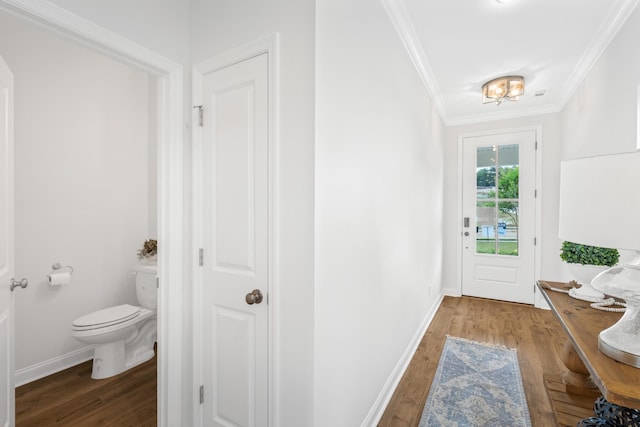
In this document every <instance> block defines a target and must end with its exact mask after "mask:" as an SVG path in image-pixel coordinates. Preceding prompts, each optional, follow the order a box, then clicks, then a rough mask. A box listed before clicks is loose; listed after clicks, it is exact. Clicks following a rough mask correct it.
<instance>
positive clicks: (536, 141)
mask: <svg viewBox="0 0 640 427" xmlns="http://www.w3.org/2000/svg"><path fill="white" fill-rule="evenodd" d="M535 149H536V150H537V149H538V141H536V148H535Z"/></svg>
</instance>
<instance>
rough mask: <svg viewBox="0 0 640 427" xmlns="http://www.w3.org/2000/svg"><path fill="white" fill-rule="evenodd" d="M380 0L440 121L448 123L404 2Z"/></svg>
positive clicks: (431, 73)
mask: <svg viewBox="0 0 640 427" xmlns="http://www.w3.org/2000/svg"><path fill="white" fill-rule="evenodd" d="M381 2H382V6H383V7H384V9H385V11H386V12H387V15H389V19H391V22H392V23H393V26H394V27H395V29H396V31H397V32H398V35H399V36H400V40H402V43H403V44H404V47H405V49H406V50H407V53H408V54H409V58H410V59H411V61H412V62H413V65H414V66H415V67H416V71H417V72H418V75H419V76H420V79H421V80H422V83H423V84H424V86H425V88H426V89H427V92H428V93H429V96H430V97H431V101H432V102H433V106H434V107H435V109H436V111H438V114H439V115H440V118H441V119H442V121H443V122H444V123H445V124H448V121H449V119H448V117H447V110H446V108H445V104H444V98H443V97H442V92H441V91H440V88H439V87H438V83H437V82H436V78H435V76H434V75H433V71H432V70H431V65H429V61H428V60H427V56H426V55H425V53H424V49H423V48H422V44H421V43H420V39H419V38H418V35H417V34H416V30H415V28H414V26H413V22H412V21H411V18H410V17H409V12H407V8H406V6H405V5H404V2H403V1H402V0H381Z"/></svg>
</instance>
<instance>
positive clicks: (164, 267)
mask: <svg viewBox="0 0 640 427" xmlns="http://www.w3.org/2000/svg"><path fill="white" fill-rule="evenodd" d="M0 7H2V8H3V9H5V10H7V11H9V12H12V13H14V14H16V15H18V16H21V17H23V18H25V19H28V20H31V21H35V22H37V23H39V24H41V25H43V26H44V27H46V28H49V29H51V30H54V31H57V32H60V33H62V34H65V35H67V36H70V37H71V38H73V39H74V40H76V41H79V42H81V43H84V44H86V45H89V46H91V47H92V48H94V49H97V50H99V51H102V52H103V53H107V54H109V55H112V56H115V57H119V58H123V59H125V60H127V62H129V63H131V64H133V65H135V66H137V67H139V68H141V69H144V70H146V71H148V72H151V73H153V74H155V75H157V76H158V81H159V88H158V90H159V93H158V103H159V106H160V114H159V120H158V121H159V123H158V139H159V141H158V239H159V240H161V241H162V249H161V251H160V252H159V260H158V275H159V277H160V287H159V289H158V342H159V343H160V345H159V346H158V425H159V426H178V425H185V422H184V421H185V419H189V416H190V414H185V413H184V412H183V406H182V402H183V400H184V399H183V395H185V393H190V392H191V389H190V387H189V386H188V384H185V378H183V370H182V365H183V359H184V358H183V354H182V353H183V351H184V346H183V345H182V341H183V337H182V335H183V288H182V286H181V285H182V283H183V281H184V277H183V275H184V274H183V272H184V267H183V263H184V260H183V256H184V253H183V246H184V245H183V238H184V215H183V196H184V189H183V163H182V159H183V139H184V136H183V126H182V123H183V67H182V65H181V64H180V63H178V62H175V61H173V60H171V59H168V58H165V57H163V56H161V55H159V54H157V53H155V52H153V51H152V50H150V49H147V48H145V47H144V46H141V45H139V44H137V43H134V42H132V41H131V40H129V39H126V38H124V37H122V36H120V35H119V34H116V33H114V32H112V31H109V30H107V29H105V28H103V27H101V26H99V25H97V24H95V23H93V22H91V21H89V20H87V19H85V18H82V17H81V16H78V15H76V14H73V13H71V12H69V11H68V10H66V9H64V8H61V7H59V6H57V5H55V4H54V3H51V2H49V1H46V0H0ZM187 351H189V350H187ZM170 367H171V369H170ZM189 380H190V379H189Z"/></svg>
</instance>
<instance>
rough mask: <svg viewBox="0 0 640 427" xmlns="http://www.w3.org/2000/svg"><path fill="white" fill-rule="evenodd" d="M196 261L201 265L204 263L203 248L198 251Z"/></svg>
mask: <svg viewBox="0 0 640 427" xmlns="http://www.w3.org/2000/svg"><path fill="white" fill-rule="evenodd" d="M198 263H199V264H200V266H201V267H202V266H203V265H204V249H202V248H200V250H199V251H198Z"/></svg>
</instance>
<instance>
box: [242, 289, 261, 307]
mask: <svg viewBox="0 0 640 427" xmlns="http://www.w3.org/2000/svg"><path fill="white" fill-rule="evenodd" d="M262 298H263V296H262V292H260V289H254V290H253V291H251V292H249V293H248V294H247V296H246V297H245V298H244V300H245V301H246V302H247V304H249V305H252V304H260V303H261V302H262Z"/></svg>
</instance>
